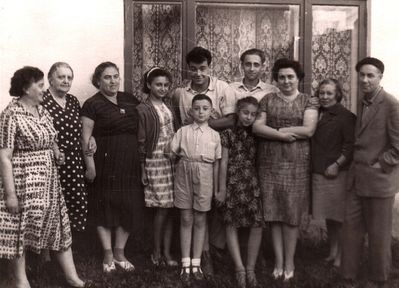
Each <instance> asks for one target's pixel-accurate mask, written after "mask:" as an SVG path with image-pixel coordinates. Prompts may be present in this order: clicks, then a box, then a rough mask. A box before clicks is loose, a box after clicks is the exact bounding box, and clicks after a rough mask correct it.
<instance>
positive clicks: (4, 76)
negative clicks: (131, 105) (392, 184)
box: [0, 0, 399, 110]
mask: <svg viewBox="0 0 399 288" xmlns="http://www.w3.org/2000/svg"><path fill="white" fill-rule="evenodd" d="M369 8H370V9H369V10H370V11H369V19H370V20H371V21H370V25H369V39H370V43H369V49H370V55H372V56H375V57H378V58H380V59H382V60H383V61H384V62H385V63H386V73H385V76H384V79H383V86H384V87H385V88H386V89H387V90H388V91H390V92H392V93H393V94H394V95H397V96H398V97H399V84H398V83H399V82H398V81H397V79H396V75H397V73H396V67H399V53H398V51H399V38H398V37H397V33H395V32H397V30H398V29H399V22H398V21H395V20H397V19H396V18H397V15H396V14H397V12H396V11H398V9H395V8H399V2H397V1H395V0H371V3H370V5H369ZM387 8H388V9H387ZM123 43H124V16H123V0H114V1H109V0H84V1H82V0H69V1H61V0H52V1H48V0H35V1H27V0H25V1H24V0H0V95H1V97H0V109H1V110H2V109H3V108H4V107H5V105H7V103H8V102H9V100H10V98H9V97H8V89H9V82H10V78H11V76H12V73H13V72H14V71H15V70H16V69H18V68H20V67H22V66H24V65H33V66H37V67H39V68H40V69H42V70H43V71H44V72H45V73H47V71H48V69H49V67H50V65H51V64H52V63H54V62H56V61H66V62H68V63H69V64H70V65H71V66H72V68H74V70H75V79H74V82H73V86H72V89H71V93H72V94H74V95H76V96H77V97H78V98H79V99H80V100H81V101H83V100H84V99H86V98H87V97H90V96H91V95H92V94H93V93H94V92H95V88H94V87H93V86H92V85H91V83H90V77H91V74H92V72H93V70H94V68H95V66H96V65H98V64H99V63H100V62H103V61H107V60H110V61H113V62H115V63H116V64H117V65H119V67H120V70H121V75H122V77H123V66H124V65H123V60H124V59H123V47H124V46H123ZM122 86H123V85H121V89H123V87H122Z"/></svg>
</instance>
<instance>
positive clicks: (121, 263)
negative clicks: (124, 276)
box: [114, 259, 136, 272]
mask: <svg viewBox="0 0 399 288" xmlns="http://www.w3.org/2000/svg"><path fill="white" fill-rule="evenodd" d="M114 262H115V264H116V265H117V266H119V267H120V268H122V269H123V270H125V271H126V272H133V271H134V270H135V269H136V268H135V267H134V265H133V264H132V263H130V262H129V261H128V260H124V261H118V260H115V259H114Z"/></svg>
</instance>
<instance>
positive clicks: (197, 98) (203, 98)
mask: <svg viewBox="0 0 399 288" xmlns="http://www.w3.org/2000/svg"><path fill="white" fill-rule="evenodd" d="M200 100H206V101H208V102H209V103H210V104H211V106H212V99H211V98H210V97H209V96H208V95H205V94H197V95H195V96H194V98H193V100H192V101H191V106H193V105H194V102H195V101H200Z"/></svg>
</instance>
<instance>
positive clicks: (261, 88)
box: [230, 79, 279, 102]
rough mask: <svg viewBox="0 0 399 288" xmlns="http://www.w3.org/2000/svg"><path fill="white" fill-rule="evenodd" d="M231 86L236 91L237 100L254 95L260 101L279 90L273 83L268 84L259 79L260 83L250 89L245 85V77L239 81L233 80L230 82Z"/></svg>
mask: <svg viewBox="0 0 399 288" xmlns="http://www.w3.org/2000/svg"><path fill="white" fill-rule="evenodd" d="M230 87H231V88H232V89H233V90H234V92H235V102H237V101H238V100H240V99H241V98H244V97H248V96H252V97H255V98H256V100H258V102H259V101H260V100H262V98H263V97H264V96H265V95H267V94H269V93H272V92H278V91H279V89H278V88H277V87H276V86H274V85H271V84H267V83H265V82H263V81H262V80H259V82H258V84H257V85H256V86H255V87H253V88H252V89H248V88H247V87H246V86H245V85H244V79H242V81H239V82H233V83H230Z"/></svg>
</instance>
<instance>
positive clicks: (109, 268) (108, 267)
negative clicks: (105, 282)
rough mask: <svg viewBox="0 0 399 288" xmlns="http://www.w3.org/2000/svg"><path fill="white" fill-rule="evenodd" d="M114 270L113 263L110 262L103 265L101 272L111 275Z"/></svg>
mask: <svg viewBox="0 0 399 288" xmlns="http://www.w3.org/2000/svg"><path fill="white" fill-rule="evenodd" d="M115 270H116V267H115V263H114V261H112V262H111V263H110V264H108V263H103V272H104V273H111V272H113V271H115Z"/></svg>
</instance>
